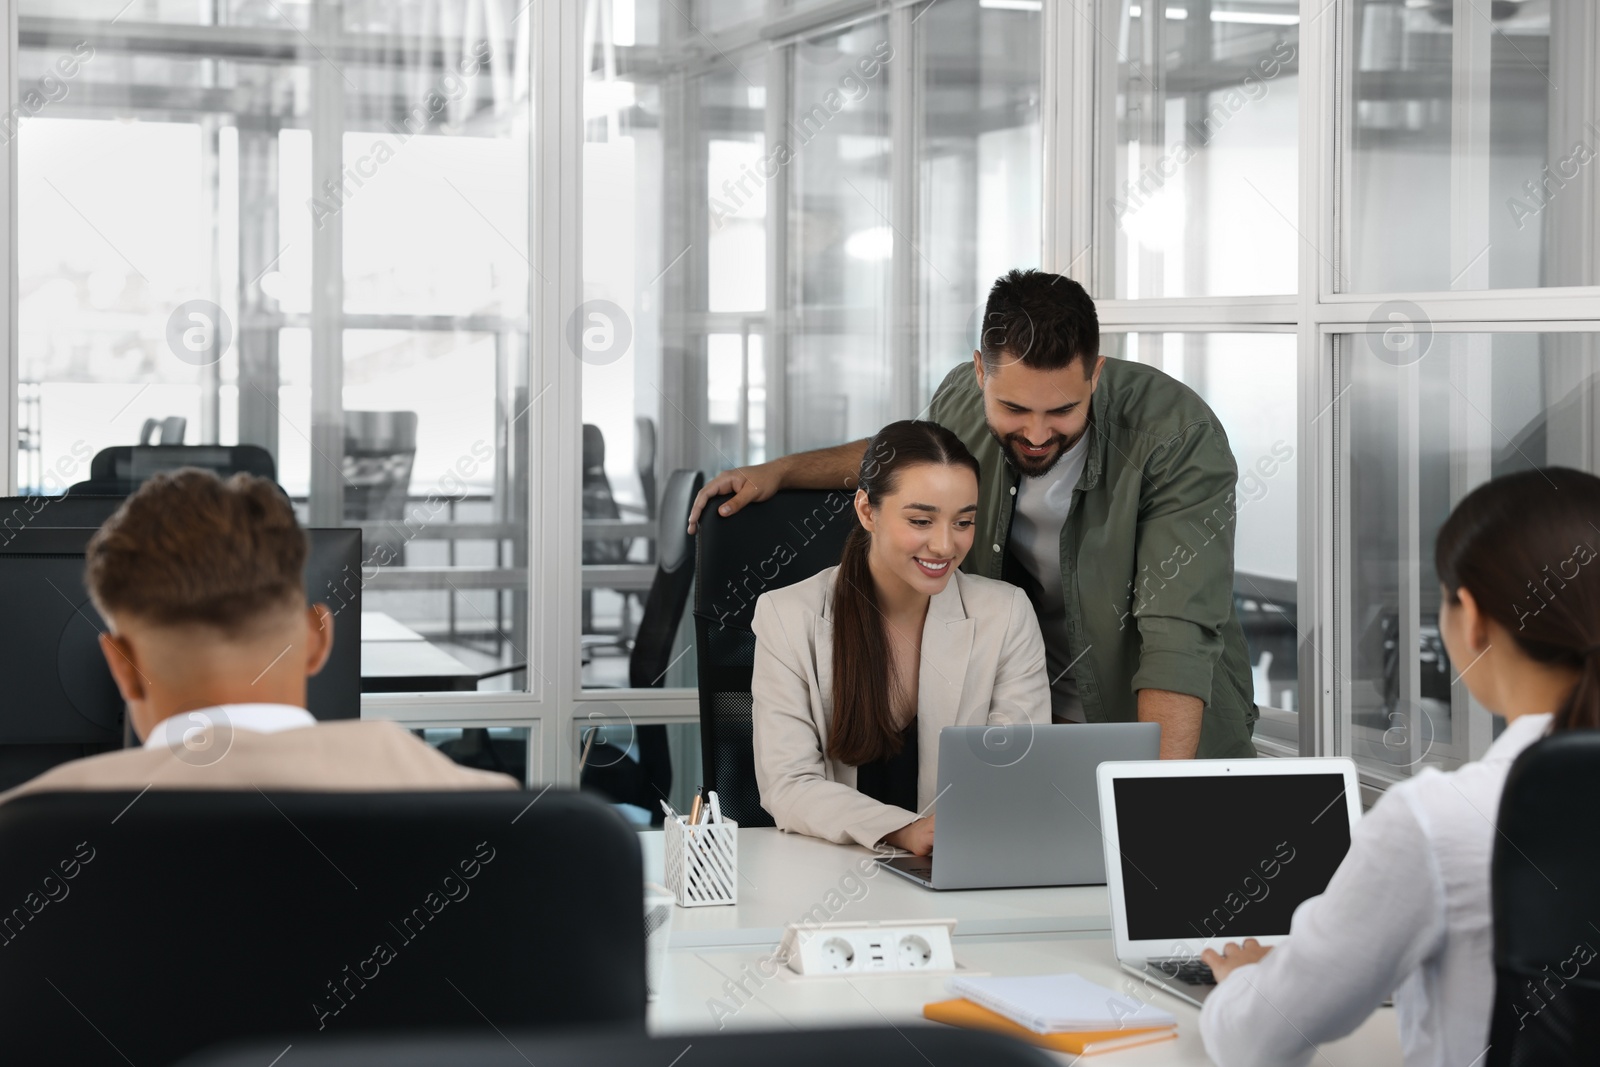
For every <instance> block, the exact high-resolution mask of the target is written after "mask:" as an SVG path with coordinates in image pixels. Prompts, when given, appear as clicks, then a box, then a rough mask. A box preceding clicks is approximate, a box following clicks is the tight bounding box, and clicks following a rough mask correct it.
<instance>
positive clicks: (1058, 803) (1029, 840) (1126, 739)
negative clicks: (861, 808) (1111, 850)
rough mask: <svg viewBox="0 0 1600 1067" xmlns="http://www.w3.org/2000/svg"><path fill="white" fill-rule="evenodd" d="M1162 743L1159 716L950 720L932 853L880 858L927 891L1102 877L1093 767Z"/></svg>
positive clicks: (1154, 751)
mask: <svg viewBox="0 0 1600 1067" xmlns="http://www.w3.org/2000/svg"><path fill="white" fill-rule="evenodd" d="M1160 751H1161V727H1160V725H1159V724H1157V723H1153V722H1133V723H1064V724H1060V725H1052V726H1033V725H1030V724H1027V723H1022V724H1019V725H1014V726H947V727H945V728H944V729H943V730H940V731H939V791H938V794H937V796H936V799H935V803H936V805H937V807H936V809H935V810H936V811H937V813H938V818H937V819H936V820H934V825H933V855H931V856H908V855H905V854H903V853H901V854H898V855H894V856H882V857H879V859H878V862H879V863H881V864H883V865H884V866H885V867H887V868H888V869H889V870H891V871H893V872H894V873H896V874H898V875H901V876H902V877H905V878H909V879H911V880H912V881H913V882H916V883H918V884H919V885H924V886H927V887H928V888H929V889H1002V888H1010V887H1020V886H1049V885H1101V884H1104V883H1105V880H1106V864H1105V852H1104V849H1103V847H1102V845H1101V841H1100V804H1099V800H1098V798H1097V796H1096V793H1095V768H1096V767H1098V766H1099V765H1100V764H1101V763H1103V762H1105V761H1106V760H1149V759H1154V758H1155V757H1156V756H1157V755H1159V754H1160Z"/></svg>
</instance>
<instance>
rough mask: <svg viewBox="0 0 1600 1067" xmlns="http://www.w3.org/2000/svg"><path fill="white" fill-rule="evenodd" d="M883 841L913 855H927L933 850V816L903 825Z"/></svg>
mask: <svg viewBox="0 0 1600 1067" xmlns="http://www.w3.org/2000/svg"><path fill="white" fill-rule="evenodd" d="M883 843H884V844H886V845H893V846H894V847H895V848H898V849H900V850H901V851H902V852H909V853H911V854H912V855H913V856H926V855H928V854H929V853H930V852H932V851H933V816H932V815H929V816H928V817H927V818H925V819H918V820H917V821H916V822H914V823H911V824H909V825H907V826H902V827H900V829H898V830H896V831H895V832H894V833H892V834H888V835H886V836H885V837H884V839H883Z"/></svg>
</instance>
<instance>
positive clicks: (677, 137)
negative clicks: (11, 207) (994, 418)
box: [3, 0, 1600, 817]
mask: <svg viewBox="0 0 1600 1067" xmlns="http://www.w3.org/2000/svg"><path fill="white" fill-rule="evenodd" d="M124 5H126V6H124ZM17 27H18V29H17V33H18V39H17V41H16V43H15V54H16V67H15V69H14V70H13V71H12V73H13V74H14V76H15V77H14V80H13V84H12V87H11V92H12V103H13V109H12V112H11V117H10V119H9V120H8V121H7V122H6V123H4V125H5V129H6V138H5V139H4V141H3V143H4V144H5V145H6V148H7V151H9V152H10V153H11V154H12V158H13V161H14V165H15V181H14V184H13V186H12V188H11V195H13V196H14V197H15V202H16V206H17V224H16V231H15V232H14V233H13V234H12V237H11V240H12V242H13V246H14V249H15V252H16V260H17V266H16V273H15V275H14V276H13V277H12V279H11V282H12V284H13V285H15V287H16V288H15V292H16V301H17V314H16V317H15V319H14V320H13V321H12V323H11V328H12V330H13V331H14V336H15V342H14V343H15V345H16V371H15V376H14V378H13V379H12V380H10V381H9V382H7V387H8V388H10V389H12V390H13V392H12V397H11V399H12V402H11V403H10V404H9V405H8V407H9V409H10V410H9V417H10V419H11V420H12V428H13V430H14V432H13V433H12V439H13V441H14V442H15V444H14V453H13V455H14V457H15V463H14V465H13V467H12V469H11V471H10V472H9V474H10V477H11V478H12V480H13V485H14V486H15V487H16V488H18V489H20V490H26V491H46V492H49V491H59V490H60V489H62V488H64V487H65V486H67V485H70V484H73V483H76V482H80V481H84V480H86V479H87V478H88V477H89V474H90V473H91V457H92V456H93V455H94V454H95V453H96V452H99V451H100V450H102V449H105V448H109V447H113V446H126V445H132V444H134V443H136V442H138V441H140V440H149V441H153V442H160V441H163V440H166V441H169V442H176V441H181V442H183V443H185V444H189V445H198V444H214V445H225V446H231V445H254V446H258V447H259V448H261V449H263V450H264V451H265V452H266V453H267V454H268V455H269V456H270V457H271V458H272V460H273V461H274V463H275V467H276V470H277V473H278V478H279V481H280V483H281V484H282V485H283V486H284V487H285V489H286V491H287V492H288V493H289V494H290V495H291V496H292V497H293V498H294V500H295V503H296V506H297V507H298V508H299V509H300V510H301V512H302V514H303V515H304V516H305V518H306V519H307V520H308V521H309V522H311V523H313V524H323V525H339V524H359V525H361V526H362V528H363V531H364V533H366V535H367V551H368V555H369V566H368V567H367V568H364V579H365V589H364V591H365V594H366V600H367V603H366V605H365V606H366V607H368V608H369V610H370V611H372V612H375V613H377V614H378V615H381V616H382V618H381V619H379V618H370V617H369V618H370V622H369V623H368V624H366V625H363V628H362V629H363V633H362V637H363V639H364V640H363V645H364V646H365V645H367V644H368V643H369V642H377V641H379V640H380V639H387V640H388V641H391V642H400V641H404V642H412V643H411V644H406V645H403V646H401V647H398V648H396V647H390V648H387V649H383V650H378V649H376V648H375V649H374V650H373V655H374V657H375V658H376V659H384V658H387V659H388V660H389V661H390V662H393V661H395V660H398V661H400V662H401V664H402V669H400V670H399V671H398V674H399V679H400V680H399V681H394V680H390V681H389V682H380V681H376V680H374V682H373V684H372V686H371V687H370V688H379V687H383V688H389V689H393V688H395V687H396V686H400V687H404V686H405V685H406V684H407V682H406V681H405V679H407V678H414V677H416V676H417V673H416V671H415V670H412V671H411V672H410V673H409V674H408V673H407V670H406V669H405V668H406V666H407V661H408V660H410V659H415V658H416V657H415V656H410V655H408V654H409V653H417V654H418V655H422V656H426V655H431V654H432V653H433V652H436V653H439V654H441V655H443V656H445V657H447V658H448V659H449V660H450V661H451V662H453V663H455V664H456V665H457V666H456V667H453V668H450V670H453V671H456V672H457V673H456V674H455V675H453V676H451V677H454V679H455V681H454V682H452V683H451V684H453V685H457V686H458V687H459V688H458V691H457V692H456V693H454V694H447V693H443V692H440V693H437V694H434V695H418V694H415V693H413V694H411V695H405V694H401V695H395V696H391V695H384V694H380V693H376V692H374V693H373V694H371V695H369V696H368V697H366V698H365V701H364V702H365V707H366V712H367V713H368V714H385V715H394V716H397V717H401V718H405V719H407V720H408V721H410V722H413V723H415V724H417V725H419V726H430V727H435V728H436V730H438V731H439V734H438V736H439V738H440V739H441V741H443V742H444V743H450V744H455V745H458V746H459V747H461V748H463V749H467V750H470V751H471V752H475V753H478V756H479V758H484V759H488V758H490V757H493V758H495V759H501V758H505V757H506V756H507V755H509V756H510V757H511V758H513V759H514V758H517V757H518V755H519V753H520V756H521V758H523V759H525V761H526V768H527V771H526V773H527V775H528V777H529V779H530V780H534V781H538V780H548V781H563V782H572V781H576V780H578V778H579V775H578V771H577V765H578V762H579V759H580V756H581V753H582V752H583V750H584V748H585V747H587V748H588V749H589V756H588V761H587V763H586V767H592V768H595V769H596V773H598V774H599V776H600V779H605V780H609V781H610V782H612V783H613V785H614V784H615V783H616V782H617V781H619V780H620V779H627V780H628V781H630V782H631V783H632V786H633V787H637V788H638V789H641V790H648V789H653V788H655V786H654V785H653V784H652V783H656V782H658V781H659V779H658V777H656V775H657V772H658V771H659V769H660V768H661V767H662V766H666V767H669V768H670V769H671V777H672V785H671V787H670V789H669V790H667V791H666V792H667V794H668V795H671V796H680V795H681V791H682V790H683V789H692V788H693V787H694V786H695V785H696V784H698V778H699V774H700V771H699V769H698V767H697V766H696V764H695V760H696V758H697V756H696V754H697V752H698V746H697V744H696V743H695V738H694V733H693V731H694V729H695V726H694V724H695V723H696V722H697V720H698V709H697V704H696V700H695V695H694V691H693V689H692V688H690V687H691V686H692V685H693V684H694V677H695V671H694V662H695V652H694V648H693V640H692V635H691V633H690V631H688V630H686V629H685V628H683V627H681V626H680V627H679V629H678V630H677V631H676V633H672V632H669V633H668V638H669V639H670V640H667V641H665V642H664V641H663V640H661V639H659V635H658V639H656V640H654V641H653V642H652V643H648V648H647V651H648V652H649V655H648V656H646V655H645V654H644V653H642V652H641V651H640V641H639V635H640V632H641V630H640V623H641V619H642V616H643V612H644V605H645V601H646V599H647V597H646V593H647V591H648V590H649V588H650V587H651V584H652V583H653V582H654V581H655V578H656V572H657V569H658V566H659V564H660V562H661V553H662V551H663V550H664V549H672V550H676V548H675V544H674V539H673V538H670V537H663V531H664V530H667V529H669V528H671V527H672V526H674V525H675V524H677V523H678V522H679V521H680V517H679V516H678V515H676V514H675V513H669V512H671V511H673V510H674V509H676V508H677V507H678V506H680V503H679V502H678V501H676V500H674V499H672V498H671V493H670V487H671V486H672V485H674V479H673V475H674V473H675V472H678V471H694V470H698V471H701V472H703V473H705V474H711V473H714V472H715V471H717V470H721V469H723V468H726V467H732V466H737V465H741V464H745V463H757V462H761V461H763V460H765V459H768V458H771V457H773V456H777V455H781V454H784V453H786V452H790V451H793V450H796V449H800V448H806V447H813V446H816V445H823V444H830V443H834V442H836V441H839V440H842V439H844V438H847V437H856V436H860V435H863V434H866V433H869V432H871V431H872V430H874V429H876V428H877V426H878V425H881V424H882V423H883V422H885V421H888V420H889V419H891V418H899V417H905V416H910V415H915V414H916V413H918V412H919V411H921V410H922V409H923V408H924V405H925V404H926V402H927V400H928V398H929V397H930V396H931V393H932V391H933V389H934V388H935V386H936V385H937V383H938V381H939V380H940V379H941V378H942V376H943V374H944V373H945V372H946V371H947V370H948V368H949V367H951V366H953V365H955V364H957V363H959V362H962V361H964V360H966V359H967V358H969V356H970V352H971V348H972V346H973V342H974V339H975V336H976V331H977V326H978V309H979V307H980V306H981V303H982V300H983V297H984V294H985V293H986V290H987V287H988V285H989V284H990V283H991V282H992V280H993V277H994V276H995V275H997V274H998V273H1000V272H1001V271H1003V270H1005V269H1008V268H1009V267H1012V266H1032V265H1042V266H1044V267H1045V268H1047V269H1053V270H1057V271H1061V272H1064V273H1067V274H1070V275H1071V276H1073V277H1075V278H1078V279H1080V280H1082V281H1083V282H1084V283H1085V285H1086V286H1087V287H1088V288H1089V291H1090V293H1091V294H1092V295H1093V296H1094V297H1095V298H1096V300H1097V302H1098V304H1099V307H1100V314H1101V321H1102V326H1103V329H1104V331H1105V338H1106V339H1105V350H1106V351H1107V353H1108V354H1111V355H1113V356H1116V357H1120V358H1130V359H1139V360H1141V361H1146V362H1152V363H1156V364H1158V365H1160V366H1161V367H1162V368H1163V369H1165V370H1167V371H1168V373H1171V374H1173V375H1175V376H1177V377H1179V378H1181V379H1182V380H1184V381H1185V382H1187V383H1189V384H1190V385H1191V386H1193V387H1194V388H1195V389H1196V390H1197V391H1198V392H1199V393H1200V394H1201V395H1202V396H1203V397H1204V398H1205V399H1206V400H1207V402H1208V403H1210V404H1211V406H1212V408H1213V409H1214V410H1215V411H1216V412H1217V413H1218V416H1219V418H1220V419H1221V420H1222V421H1223V423H1224V426H1225V427H1226V429H1227V431H1228V433H1229V438H1230V441H1231V443H1232V445H1233V447H1234V452H1235V457H1236V459H1237V461H1238V463H1239V470H1240V481H1239V485H1238V489H1237V495H1238V499H1239V500H1240V501H1241V502H1243V503H1242V506H1241V508H1240V512H1239V515H1238V522H1239V535H1238V544H1239V556H1238V558H1237V560H1236V570H1237V581H1236V583H1235V597H1236V604H1237V605H1238V607H1239V610H1240V613H1241V618H1244V619H1247V620H1249V621H1247V622H1246V630H1247V635H1248V637H1249V640H1250V642H1251V658H1252V662H1253V664H1254V665H1255V667H1256V675H1257V677H1256V682H1257V693H1258V703H1260V704H1262V705H1263V708H1264V711H1263V719H1262V726H1261V728H1260V730H1259V731H1258V734H1257V741H1258V747H1260V748H1261V749H1262V750H1263V751H1266V752H1271V753H1279V754H1286V753H1292V752H1304V753H1339V754H1349V755H1352V756H1354V757H1355V758H1356V759H1357V760H1358V761H1359V762H1360V764H1361V767H1362V769H1363V774H1364V777H1365V780H1366V781H1367V782H1368V784H1369V785H1371V786H1372V787H1374V788H1381V787H1382V785H1383V784H1384V783H1386V782H1390V781H1393V780H1395V779H1397V778H1398V777H1401V776H1404V775H1406V774H1409V773H1411V772H1412V771H1413V770H1414V769H1415V768H1416V767H1418V766H1423V765H1428V764H1440V765H1451V764H1453V763H1454V762H1456V761H1458V760H1460V759H1464V758H1469V757H1470V756H1472V755H1474V754H1477V753H1481V752H1482V751H1483V749H1484V748H1485V747H1486V746H1487V744H1488V743H1489V741H1490V739H1491V738H1492V736H1493V730H1494V727H1493V722H1492V720H1491V719H1490V717H1489V716H1487V715H1486V714H1485V713H1484V712H1483V711H1482V709H1480V708H1476V707H1474V706H1473V705H1472V703H1471V701H1470V699H1469V698H1468V696H1467V695H1466V693H1465V689H1464V686H1463V685H1462V683H1461V681H1460V674H1461V669H1462V667H1463V666H1465V665H1456V664H1449V663H1447V662H1446V661H1445V659H1444V656H1443V652H1442V649H1441V648H1440V647H1439V643H1438V640H1437V636H1436V632H1435V627H1436V614H1437V603H1436V601H1437V592H1436V588H1435V585H1434V581H1433V576H1432V574H1431V569H1430V568H1431V563H1430V560H1431V543H1430V542H1431V538H1432V536H1433V531H1434V530H1436V529H1437V526H1438V523H1439V521H1440V520H1441V519H1442V518H1443V516H1444V514H1446V513H1447V512H1448V509H1449V507H1450V506H1451V505H1452V504H1453V503H1454V502H1455V501H1456V500H1459V499H1460V497H1461V496H1462V495H1463V494H1464V493H1465V492H1466V491H1468V490H1469V489H1470V488H1471V487H1472V486H1474V485H1476V484H1478V483H1479V482H1481V481H1482V480H1483V479H1485V478H1487V477H1490V476H1492V475H1493V474H1494V473H1498V472H1500V471H1502V470H1509V469H1515V468H1516V467H1517V466H1518V465H1539V464H1544V463H1556V462H1561V463H1568V464H1571V465H1574V466H1580V467H1583V468H1585V469H1589V470H1600V454H1597V447H1600V446H1597V442H1596V439H1597V436H1600V434H1597V432H1596V431H1595V429H1594V427H1595V426H1596V424H1597V420H1596V417H1595V416H1596V414H1597V413H1596V412H1595V411H1594V401H1593V399H1592V396H1591V395H1590V394H1591V388H1590V383H1591V382H1592V381H1593V378H1594V375H1595V372H1596V369H1597V368H1596V367H1595V366H1594V360H1595V358H1596V355H1595V354H1596V351H1597V349H1596V344H1595V340H1594V339H1595V337H1596V336H1597V335H1600V268H1597V264H1600V211H1597V209H1596V206H1595V205H1596V204H1600V195H1597V192H1600V190H1597V188H1596V184H1595V183H1596V181H1597V179H1596V177H1595V174H1596V168H1595V166H1594V157H1595V155H1596V153H1597V152H1600V140H1597V137H1600V132H1597V131H1600V103H1597V101H1600V92H1597V91H1596V84H1597V83H1596V81H1595V77H1596V76H1595V73H1594V72H1595V70H1597V69H1600V13H1597V12H1596V10H1595V8H1594V7H1593V5H1592V4H1588V3H1586V2H1583V0H1548V2H1524V3H1518V2H1514V0H1512V2H1506V3H1495V4H1487V3H1483V2H1482V0H1478V2H1473V0H1427V2H1418V0H1406V2H1402V0H1304V2H1296V0H1189V2H1186V3H1182V4H1164V5H1150V4H1148V3H1145V4H1141V3H1140V2H1138V0H1093V2H1090V3H1083V4H1051V3H1039V2H1037V0H1032V2H1030V0H1005V2H1000V0H934V2H923V3H892V4H889V3H880V2H877V0H860V2H859V3H852V2H849V0H738V2H734V0H672V2H667V0H574V2H573V3H571V4H567V3H563V4H560V5H554V4H542V5H539V4H536V5H524V4H522V3H520V2H513V0H447V2H443V3H441V2H438V0H427V2H424V0H400V2H384V3H368V2H364V0H342V2H341V0H305V2H287V0H286V2H282V3H278V4H274V5H265V6H263V5H259V4H246V3H241V2H234V0H227V2H219V3H216V4H202V5H194V4H180V3H173V2H168V0H133V2H132V3H131V4H128V3H126V0H69V2H62V3H54V2H52V3H48V4H47V3H44V2H43V0H25V2H23V3H21V4H20V5H19V17H18V20H17ZM1286 457H1287V458H1286ZM374 553H377V554H378V555H379V556H380V557H381V558H372V557H373V554H374ZM574 556H576V557H577V558H576V559H574V558H573V557H574ZM424 647H426V648H428V649H431V652H423V651H422V649H423V648H424ZM377 673H378V672H377V671H376V670H375V671H374V679H376V676H377ZM448 674H449V672H448V671H446V672H445V673H444V674H441V675H439V677H445V676H447V675H448ZM496 688H498V689H499V690H500V692H501V693H502V694H504V696H503V699H499V698H495V697H494V696H493V694H492V693H491V692H487V691H490V690H493V689H496ZM467 691H476V692H477V693H478V695H477V696H475V697H470V696H467V695H465V694H466V692H467ZM497 699H499V702H498V703H496V700H497ZM408 701H421V703H407V702H408ZM425 719H426V720H427V721H424V720H425ZM435 719H436V720H438V721H437V722H435V721H434V720H435ZM546 725H549V726H550V727H551V728H550V729H548V730H546V729H545V726H546ZM491 727H492V728H493V729H492V730H491V729H490V728H491ZM655 727H664V728H665V729H666V732H665V733H651V732H648V731H649V729H650V728H655ZM455 731H460V733H459V735H457V734H456V733H455ZM663 754H664V755H663ZM663 760H664V762H663ZM649 797H650V794H649V793H648V792H641V793H639V798H642V799H643V800H646V801H647V800H648V799H649ZM635 806H636V807H637V809H638V811H639V812H645V813H646V814H648V810H649V805H648V803H641V804H637V805H635ZM680 806H681V805H680ZM635 816H636V817H638V813H637V812H636V813H635Z"/></svg>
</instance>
